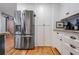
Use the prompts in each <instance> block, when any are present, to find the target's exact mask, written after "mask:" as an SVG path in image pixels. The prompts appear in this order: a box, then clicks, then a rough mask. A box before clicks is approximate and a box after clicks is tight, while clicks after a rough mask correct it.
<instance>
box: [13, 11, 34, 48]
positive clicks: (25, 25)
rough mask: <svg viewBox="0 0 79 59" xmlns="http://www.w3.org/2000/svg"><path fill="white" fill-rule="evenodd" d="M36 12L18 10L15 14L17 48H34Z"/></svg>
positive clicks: (15, 43)
mask: <svg viewBox="0 0 79 59" xmlns="http://www.w3.org/2000/svg"><path fill="white" fill-rule="evenodd" d="M34 16H35V15H34V12H33V11H29V10H24V11H23V12H21V11H17V12H16V16H15V34H14V35H15V39H14V47H15V48H16V49H32V48H34V40H35V26H34V24H35V19H34Z"/></svg>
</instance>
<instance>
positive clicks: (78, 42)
mask: <svg viewBox="0 0 79 59" xmlns="http://www.w3.org/2000/svg"><path fill="white" fill-rule="evenodd" d="M62 40H63V42H66V43H68V44H71V45H74V46H75V47H77V48H78V47H79V40H72V39H70V38H68V37H66V36H63V37H62Z"/></svg>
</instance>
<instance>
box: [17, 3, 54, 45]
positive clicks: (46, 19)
mask: <svg viewBox="0 0 79 59" xmlns="http://www.w3.org/2000/svg"><path fill="white" fill-rule="evenodd" d="M52 5H53V4H42V3H41V4H40V3H39V4H24V3H23V4H19V3H18V4H17V10H21V11H23V10H33V11H34V12H35V14H36V17H35V44H36V46H47V45H48V46H52V44H51V43H52V23H53V22H52V20H54V19H53V14H52V11H54V9H52ZM53 8H54V7H53ZM43 25H45V27H44V26H43Z"/></svg>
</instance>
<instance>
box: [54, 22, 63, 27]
mask: <svg viewBox="0 0 79 59" xmlns="http://www.w3.org/2000/svg"><path fill="white" fill-rule="evenodd" d="M56 28H64V22H61V21H57V22H56Z"/></svg>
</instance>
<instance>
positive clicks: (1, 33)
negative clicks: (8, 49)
mask: <svg viewBox="0 0 79 59" xmlns="http://www.w3.org/2000/svg"><path fill="white" fill-rule="evenodd" d="M7 34H9V32H0V35H7Z"/></svg>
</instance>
